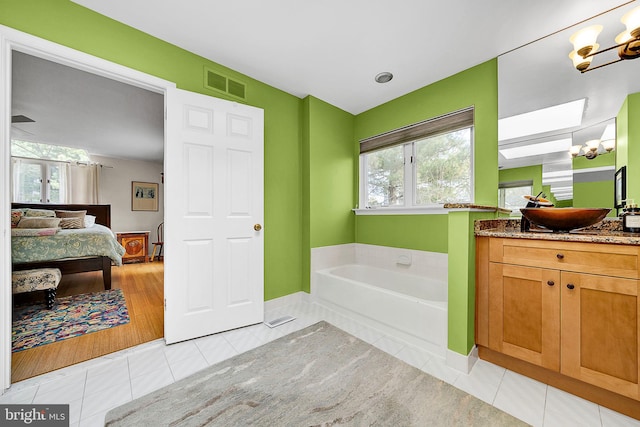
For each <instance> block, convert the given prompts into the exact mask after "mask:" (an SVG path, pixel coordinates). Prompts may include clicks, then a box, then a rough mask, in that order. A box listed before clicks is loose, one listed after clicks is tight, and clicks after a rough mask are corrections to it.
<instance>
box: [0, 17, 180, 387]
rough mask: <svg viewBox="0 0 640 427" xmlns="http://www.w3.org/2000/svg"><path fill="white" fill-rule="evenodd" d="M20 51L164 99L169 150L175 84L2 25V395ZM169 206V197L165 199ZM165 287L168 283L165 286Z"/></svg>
mask: <svg viewBox="0 0 640 427" xmlns="http://www.w3.org/2000/svg"><path fill="white" fill-rule="evenodd" d="M14 50H15V51H19V52H23V53H26V54H28V55H32V56H36V57H38V58H42V59H46V60H49V61H52V62H56V63H59V64H62V65H66V66H69V67H72V68H76V69H79V70H82V71H87V72H89V73H92V74H96V75H99V76H102V77H106V78H109V79H112V80H116V81H119V82H122V83H126V84H129V85H132V86H137V87H139V88H142V89H146V90H149V91H152V92H155V93H160V94H162V95H163V96H164V99H165V125H164V127H165V129H164V145H163V149H166V146H167V129H166V111H167V104H166V103H167V97H166V93H167V91H168V90H170V89H171V88H175V87H176V84H175V83H173V82H170V81H168V80H164V79H161V78H158V77H155V76H152V75H150V74H146V73H143V72H141V71H137V70H134V69H132V68H128V67H125V66H123V65H119V64H116V63H114V62H111V61H107V60H105V59H101V58H98V57H96V56H93V55H90V54H88V53H84V52H80V51H78V50H75V49H71V48H69V47H66V46H63V45H60V44H58V43H54V42H51V41H48V40H45V39H42V38H40V37H36V36H33V35H31V34H27V33H24V32H22V31H18V30H16V29H14V28H10V27H7V26H4V25H0V84H1V85H2V90H0V135H1V140H0V141H1V148H0V170H1V172H0V192H1V194H4V197H0V272H1V273H0V313H1V314H0V348H2V349H4V350H3V351H0V395H2V394H4V392H5V391H6V390H7V389H8V388H9V387H10V386H11V312H12V307H11V300H12V295H11V233H10V226H9V224H10V222H9V220H10V211H11V199H10V196H9V194H10V192H9V186H10V173H9V169H10V160H11V155H10V154H11V153H10V143H9V141H10V136H11V134H10V132H11V53H12V52H13V51H14ZM164 205H165V207H166V206H167V205H168V202H167V195H166V194H165V197H164ZM165 286H166V283H165Z"/></svg>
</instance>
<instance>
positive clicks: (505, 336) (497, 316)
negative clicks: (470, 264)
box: [489, 262, 560, 370]
mask: <svg viewBox="0 0 640 427" xmlns="http://www.w3.org/2000/svg"><path fill="white" fill-rule="evenodd" d="M489 295H490V299H489V348H491V349H494V350H496V351H499V352H501V353H504V354H507V355H509V356H513V357H517V358H519V359H522V360H526V361H527V362H530V363H533V364H535V365H539V366H544V367H545V368H548V369H554V370H558V369H559V367H560V351H559V350H560V298H559V297H560V272H559V271H557V270H549V269H543V268H534V267H523V266H519V265H509V264H499V263H493V262H492V263H490V265H489Z"/></svg>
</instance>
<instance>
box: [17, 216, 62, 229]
mask: <svg viewBox="0 0 640 427" xmlns="http://www.w3.org/2000/svg"><path fill="white" fill-rule="evenodd" d="M59 225H60V218H45V217H28V216H24V217H22V219H21V220H20V222H19V223H18V228H56V227H58V226H59Z"/></svg>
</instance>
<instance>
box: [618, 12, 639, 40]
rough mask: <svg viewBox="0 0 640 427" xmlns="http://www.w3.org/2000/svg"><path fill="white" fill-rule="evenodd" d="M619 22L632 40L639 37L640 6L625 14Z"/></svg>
mask: <svg viewBox="0 0 640 427" xmlns="http://www.w3.org/2000/svg"><path fill="white" fill-rule="evenodd" d="M620 21H622V23H623V24H624V25H625V26H626V27H627V31H626V32H628V33H629V34H631V36H633V37H634V38H638V37H640V6H638V7H636V8H635V9H631V10H630V11H629V12H627V13H626V14H625V15H624V16H623V17H622V18H621V19H620Z"/></svg>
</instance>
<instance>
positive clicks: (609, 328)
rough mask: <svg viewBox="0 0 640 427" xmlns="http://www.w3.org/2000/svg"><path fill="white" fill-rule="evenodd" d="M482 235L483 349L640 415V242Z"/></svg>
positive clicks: (479, 308)
mask: <svg viewBox="0 0 640 427" xmlns="http://www.w3.org/2000/svg"><path fill="white" fill-rule="evenodd" d="M476 243H477V244H476V344H477V345H478V348H479V354H480V357H481V358H486V359H487V360H490V361H492V362H494V363H497V364H501V365H503V366H505V367H507V368H510V369H514V370H516V371H520V372H521V373H524V374H525V375H529V376H532V377H534V378H536V379H538V380H540V381H544V382H547V383H549V384H552V385H555V386H556V387H559V388H562V389H565V390H567V391H570V392H573V393H575V394H578V395H580V396H582V397H585V398H588V399H590V400H593V401H597V402H598V403H601V404H604V405H605V406H609V407H613V408H614V409H616V410H618V411H621V412H623V413H627V414H628V415H631V416H635V417H636V418H640V402H638V401H639V400H640V386H639V377H640V347H639V346H640V336H639V333H640V301H639V300H638V288H639V284H640V281H639V280H638V278H639V277H640V247H639V246H635V245H616V244H606V243H585V242H566V241H547V240H528V239H509V238H500V237H477V238H476ZM483 347H484V348H486V349H489V350H485V351H483V350H484V349H483ZM483 355H486V356H487V357H483ZM505 356H507V357H505ZM513 361H516V362H514V363H512V362H513ZM517 361H522V362H526V363H525V364H520V365H519V364H518V363H520V362H517ZM532 365H533V366H532ZM536 366H537V367H539V368H537V369H538V370H536V368H535V367H536ZM550 372H552V373H553V374H551V373H550ZM568 378H570V379H568ZM585 383H586V384H589V385H592V386H595V387H591V388H589V387H588V386H587V387H585V385H586V384H585ZM602 389H604V390H608V391H610V392H613V393H615V394H610V395H609V394H606V393H604V394H603V393H600V392H599V391H598V390H602ZM619 395H622V396H626V397H628V398H630V399H633V401H630V400H629V401H627V400H624V399H622V400H621V396H619ZM612 396H613V397H612ZM615 396H618V397H615ZM629 402H631V403H629ZM616 405H617V406H616Z"/></svg>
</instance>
